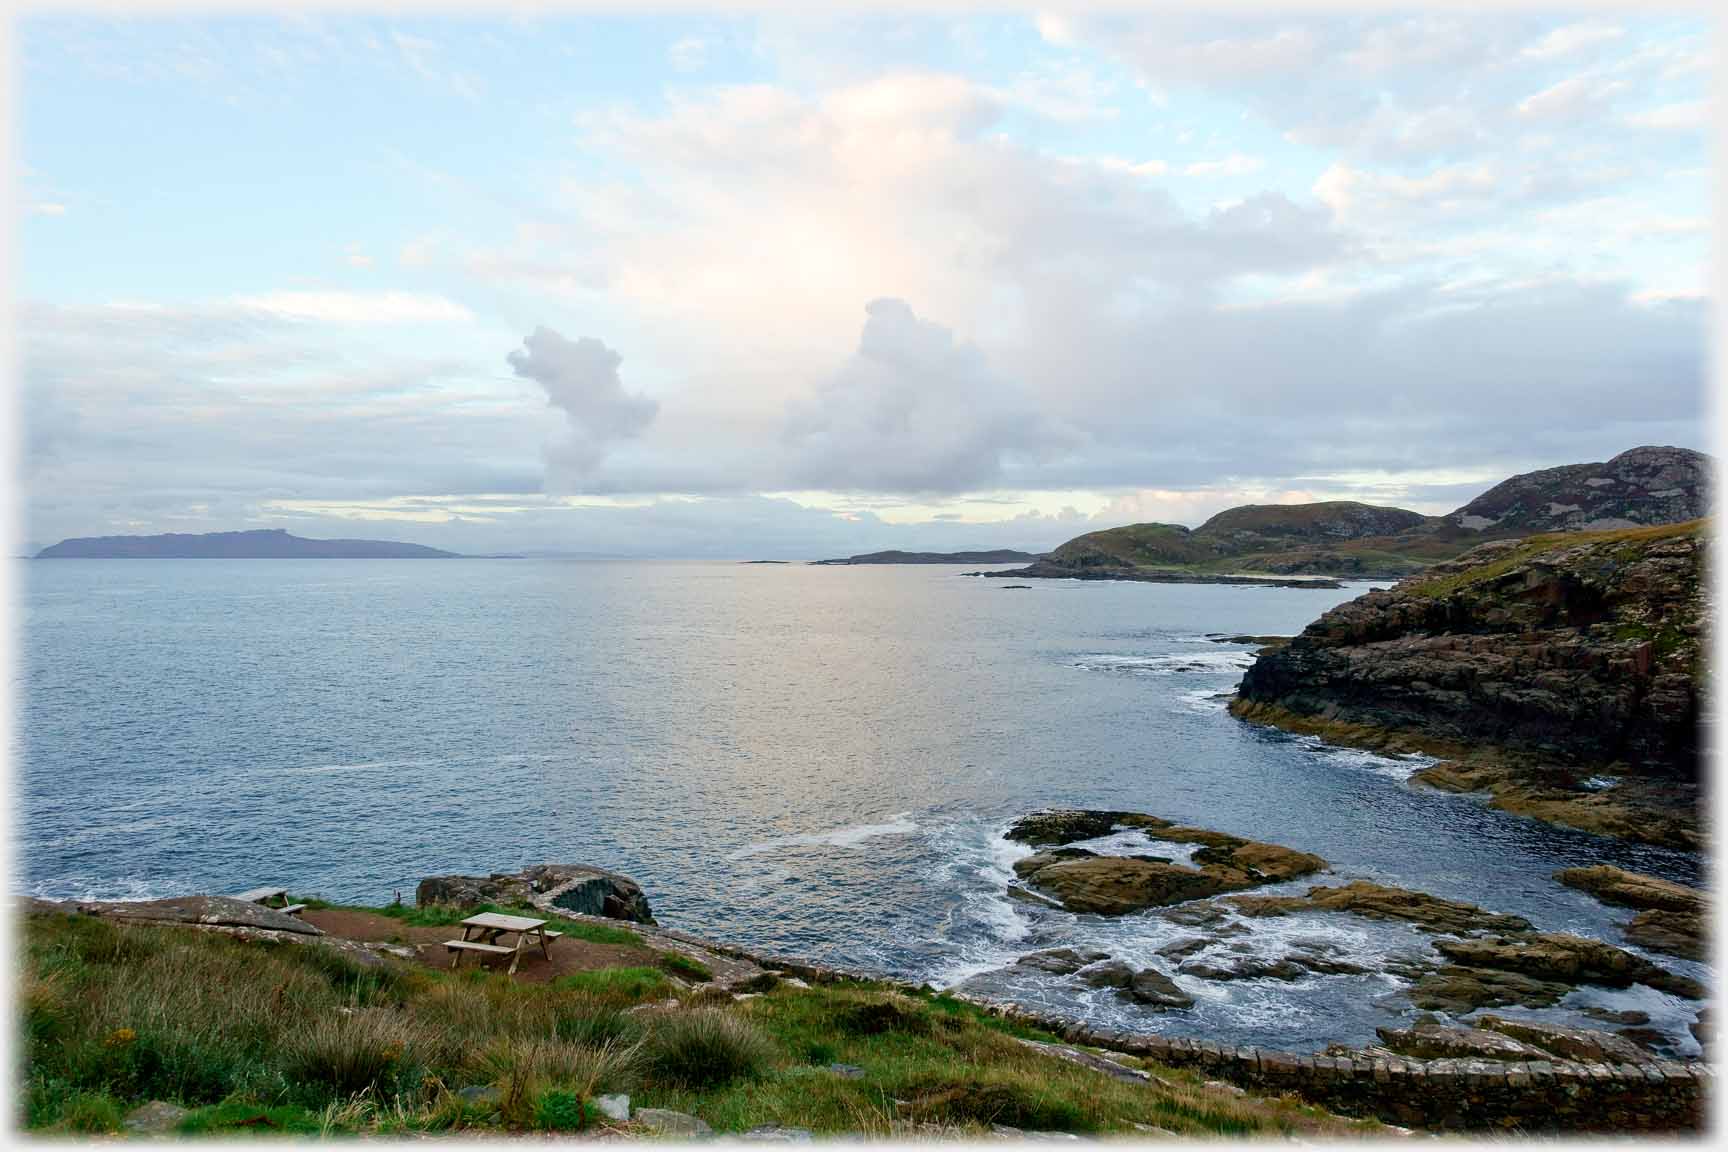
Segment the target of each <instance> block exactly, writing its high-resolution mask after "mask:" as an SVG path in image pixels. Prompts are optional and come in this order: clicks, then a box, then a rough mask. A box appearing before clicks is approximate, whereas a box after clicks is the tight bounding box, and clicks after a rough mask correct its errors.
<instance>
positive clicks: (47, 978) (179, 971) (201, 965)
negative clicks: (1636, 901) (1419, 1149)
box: [18, 913, 1373, 1136]
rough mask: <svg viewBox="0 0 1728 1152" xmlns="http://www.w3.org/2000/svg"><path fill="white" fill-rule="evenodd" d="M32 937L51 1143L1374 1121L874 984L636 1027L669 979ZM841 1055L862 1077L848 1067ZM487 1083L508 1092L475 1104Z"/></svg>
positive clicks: (200, 936) (166, 932)
mask: <svg viewBox="0 0 1728 1152" xmlns="http://www.w3.org/2000/svg"><path fill="white" fill-rule="evenodd" d="M22 936H23V940H22V944H23V947H22V952H21V957H20V961H21V965H22V973H21V978H20V980H19V984H18V986H19V989H20V1007H21V1009H22V1017H23V1019H22V1021H21V1025H22V1029H23V1037H22V1039H23V1054H24V1060H23V1063H22V1067H21V1070H20V1075H21V1077H22V1089H23V1090H22V1092H21V1093H20V1097H21V1099H22V1105H23V1116H22V1117H21V1118H20V1119H21V1120H22V1122H23V1123H24V1124H25V1125H26V1126H27V1127H28V1128H30V1129H32V1130H36V1131H57V1132H108V1131H114V1130H116V1129H117V1128H118V1127H119V1124H120V1121H121V1118H122V1116H123V1115H124V1114H125V1113H126V1111H128V1110H129V1109H131V1108H133V1107H135V1106H136V1105H138V1104H139V1103H142V1102H144V1101H147V1100H153V1099H161V1100H168V1101H171V1102H175V1103H178V1104H181V1105H182V1106H185V1107H189V1108H192V1109H193V1111H192V1113H191V1115H190V1116H188V1117H187V1118H186V1120H185V1121H184V1123H183V1124H182V1127H181V1130H182V1131H185V1132H229V1133H233V1132H237V1131H241V1130H245V1131H254V1132H257V1131H278V1132H299V1133H308V1134H320V1133H322V1134H332V1133H340V1132H379V1133H389V1132H410V1131H438V1130H473V1131H476V1132H486V1131H494V1132H495V1131H499V1130H524V1129H534V1128H541V1129H548V1128H551V1129H556V1128H571V1127H577V1126H584V1125H592V1124H593V1123H594V1121H595V1114H594V1112H593V1110H592V1109H591V1108H589V1107H587V1106H586V1101H588V1100H589V1099H590V1098H591V1097H592V1096H593V1095H594V1094H597V1093H601V1092H609V1091H624V1092H628V1093H630V1095H631V1098H632V1103H633V1105H634V1106H635V1107H652V1106H659V1107H671V1108H677V1109H679V1110H683V1111H689V1112H693V1113H695V1114H696V1115H698V1116H701V1117H703V1118H704V1119H706V1120H707V1121H708V1122H709V1123H710V1124H712V1125H713V1126H714V1127H715V1128H716V1129H719V1130H721V1131H728V1130H730V1131H738V1130H742V1129H747V1128H750V1127H752V1126H755V1125H759V1124H782V1125H793V1126H799V1127H806V1128H810V1129H812V1130H814V1131H816V1132H818V1133H822V1132H829V1133H838V1132H858V1133H866V1134H871V1135H881V1136H888V1135H895V1134H899V1135H902V1136H904V1135H906V1134H910V1133H916V1132H918V1131H919V1128H918V1127H917V1126H918V1125H920V1124H924V1125H935V1126H938V1127H939V1128H941V1129H942V1130H943V1131H946V1132H949V1133H951V1134H954V1135H966V1134H968V1133H971V1134H977V1133H980V1132H983V1131H985V1130H987V1129H988V1126H989V1125H990V1124H991V1123H1003V1124H1010V1125H1013V1126H1016V1127H1022V1128H1047V1129H1062V1130H1067V1131H1074V1132H1111V1131H1124V1132H1130V1133H1133V1132H1138V1131H1140V1129H1137V1128H1135V1127H1134V1126H1135V1125H1136V1124H1141V1125H1150V1126H1154V1127H1159V1128H1165V1129H1169V1130H1172V1131H1175V1132H1185V1133H1196V1134H1209V1133H1230V1134H1254V1133H1265V1134H1269V1135H1271V1134H1289V1133H1298V1132H1300V1133H1313V1134H1319V1135H1344V1134H1347V1133H1353V1132H1364V1131H1367V1132H1371V1131H1372V1130H1373V1126H1372V1125H1361V1124H1356V1123H1351V1122H1344V1121H1340V1120H1338V1119H1336V1118H1333V1117H1329V1116H1326V1115H1325V1114H1324V1113H1321V1112H1319V1111H1317V1110H1315V1109H1312V1108H1308V1107H1305V1106H1302V1105H1299V1104H1297V1103H1296V1102H1294V1101H1290V1100H1276V1101H1274V1100H1263V1099H1258V1098H1255V1097H1251V1096H1241V1095H1238V1094H1236V1093H1235V1092H1233V1091H1231V1090H1227V1089H1223V1088H1220V1087H1207V1086H1206V1085H1205V1084H1203V1083H1202V1082H1201V1081H1200V1080H1199V1078H1198V1077H1197V1076H1195V1075H1194V1074H1193V1073H1190V1072H1187V1071H1181V1070H1171V1069H1167V1068H1159V1067H1156V1066H1150V1065H1149V1066H1148V1067H1149V1068H1151V1069H1152V1070H1153V1071H1154V1072H1155V1074H1156V1075H1157V1076H1158V1077H1159V1078H1160V1082H1154V1083H1153V1084H1150V1085H1141V1084H1126V1083H1121V1082H1117V1081H1114V1080H1111V1079H1108V1078H1106V1077H1104V1076H1101V1075H1100V1074H1098V1073H1096V1072H1093V1071H1090V1070H1087V1069H1082V1068H1078V1067H1075V1066H1073V1065H1071V1064H1068V1063H1065V1062H1062V1061H1059V1060H1055V1059H1053V1058H1051V1057H1048V1056H1045V1055H1043V1054H1040V1053H1038V1052H1035V1051H1033V1050H1031V1049H1029V1048H1027V1047H1025V1046H1024V1045H1022V1044H1020V1043H1018V1042H1016V1040H1015V1038H1014V1037H1015V1035H1017V1034H1022V1035H1023V1034H1025V1030H1024V1029H1017V1028H1015V1027H1013V1026H1011V1025H1008V1024H1006V1023H1004V1022H1002V1021H999V1020H996V1019H993V1018H991V1017H989V1016H987V1015H985V1014H983V1013H982V1012H980V1011H978V1010H977V1009H976V1008H974V1007H972V1006H970V1005H966V1004H963V1003H961V1002H958V1001H954V1000H951V999H948V998H945V997H941V996H906V995H904V994H900V993H897V992H893V991H891V990H889V989H886V988H883V987H879V986H874V985H869V984H856V985H844V986H838V985H837V986H823V987H818V988H812V989H807V990H805V989H797V988H793V987H790V986H787V985H784V984H782V985H779V986H778V987H776V988H774V989H771V990H769V991H767V992H766V993H764V994H763V995H760V996H757V997H754V998H752V999H749V1000H746V1001H734V1000H732V998H731V997H730V996H728V995H725V994H720V995H716V994H715V993H714V992H713V991H712V990H704V989H698V990H696V991H694V992H692V993H690V994H688V995H686V997H685V998H684V1001H683V1002H682V1003H681V1004H679V1005H678V1006H676V1007H673V1008H658V1007H657V1008H653V1009H650V1010H647V1011H642V1012H631V1011H629V1009H630V1008H632V1007H635V1006H636V1005H638V1004H639V1003H641V1002H643V1001H645V1000H647V1001H657V1000H659V999H660V998H662V997H664V996H666V995H667V993H668V991H669V988H670V985H669V984H668V983H667V982H666V981H665V980H664V978H663V975H662V974H661V973H659V972H657V971H656V970H654V969H626V970H617V969H611V970H596V971H591V972H584V973H578V974H576V976H578V977H580V979H576V978H571V977H566V978H562V979H560V980H559V981H557V982H555V983H554V984H552V985H549V986H548V985H536V984H527V983H519V982H516V981H513V980H511V979H510V978H509V977H506V976H503V975H501V974H499V973H495V972H489V971H484V970H479V969H467V970H464V971H461V972H458V973H451V972H447V971H443V970H434V969H430V968H423V967H419V966H412V965H405V964H392V965H390V966H388V967H386V968H382V969H361V968H358V967H356V966H355V965H354V964H353V963H352V962H351V961H349V960H347V959H345V958H344V957H342V956H340V955H338V954H336V953H335V952H333V951H332V950H330V949H327V948H325V947H323V946H321V945H319V944H316V943H311V944H268V943H255V942H246V941H240V940H236V939H233V938H231V937H228V936H223V935H218V934H211V933H203V932H198V931H195V930H192V929H189V928H184V927H160V926H145V925H116V924H113V923H109V922H106V921H102V920H97V919H93V918H89V917H73V916H65V915H60V914H44V913H32V914H30V915H29V916H28V917H27V918H26V922H25V924H24V932H23V934H22ZM1123 1059H1126V1058H1123ZM836 1061H838V1062H842V1063H847V1064H854V1065H857V1066H858V1067H860V1068H862V1069H863V1075H862V1076H861V1077H859V1078H856V1079H849V1078H843V1077H841V1076H838V1075H836V1074H834V1073H833V1072H831V1071H830V1070H828V1067H827V1066H828V1065H829V1064H831V1063H834V1062H836ZM478 1085H486V1086H490V1087H491V1088H492V1089H494V1090H495V1092H496V1099H495V1100H493V1101H491V1102H487V1103H480V1104H475V1103H471V1102H469V1101H467V1100H465V1099H464V1098H463V1096H462V1095H461V1094H460V1092H459V1090H460V1089H462V1088H466V1087H473V1086H478Z"/></svg>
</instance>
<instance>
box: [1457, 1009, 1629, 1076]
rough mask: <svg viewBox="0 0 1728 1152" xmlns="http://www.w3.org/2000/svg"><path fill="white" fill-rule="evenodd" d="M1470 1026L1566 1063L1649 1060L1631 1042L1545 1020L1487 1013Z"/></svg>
mask: <svg viewBox="0 0 1728 1152" xmlns="http://www.w3.org/2000/svg"><path fill="white" fill-rule="evenodd" d="M1471 1023H1473V1024H1474V1025H1475V1026H1476V1027H1477V1028H1482V1029H1486V1030H1488V1031H1490V1032H1498V1033H1500V1034H1501V1035H1503V1036H1509V1037H1511V1038H1512V1039H1514V1040H1519V1041H1522V1042H1524V1043H1526V1044H1534V1045H1535V1046H1537V1047H1538V1048H1541V1049H1542V1050H1543V1051H1544V1052H1547V1053H1551V1054H1553V1055H1555V1056H1559V1057H1561V1058H1562V1059H1566V1060H1582V1061H1584V1062H1585V1063H1607V1064H1643V1063H1647V1062H1648V1061H1649V1060H1650V1056H1649V1054H1648V1053H1647V1052H1645V1051H1644V1049H1643V1048H1641V1047H1639V1046H1638V1045H1637V1044H1635V1043H1633V1042H1632V1041H1631V1040H1628V1039H1625V1038H1624V1037H1621V1036H1615V1035H1614V1034H1612V1033H1610V1032H1600V1031H1597V1030H1596V1029H1594V1028H1568V1027H1567V1026H1565V1025H1563V1024H1550V1023H1548V1022H1547V1021H1546V1020H1515V1019H1510V1018H1507V1017H1502V1016H1492V1015H1488V1014H1483V1015H1481V1016H1478V1017H1477V1018H1476V1019H1475V1020H1473V1021H1472V1022H1471ZM1532 1059H1536V1060H1542V1059H1546V1057H1545V1056H1536V1057H1532Z"/></svg>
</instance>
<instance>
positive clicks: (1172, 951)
mask: <svg viewBox="0 0 1728 1152" xmlns="http://www.w3.org/2000/svg"><path fill="white" fill-rule="evenodd" d="M1213 943H1214V941H1213V940H1212V939H1211V938H1210V937H1206V936H1184V937H1182V939H1180V940H1172V941H1171V942H1170V943H1168V944H1166V945H1164V946H1163V947H1162V948H1159V949H1158V955H1160V956H1163V957H1165V958H1166V959H1170V960H1185V959H1187V958H1188V957H1190V956H1192V955H1194V953H1196V952H1199V951H1202V950H1203V949H1206V948H1209V947H1211V946H1212V944H1213Z"/></svg>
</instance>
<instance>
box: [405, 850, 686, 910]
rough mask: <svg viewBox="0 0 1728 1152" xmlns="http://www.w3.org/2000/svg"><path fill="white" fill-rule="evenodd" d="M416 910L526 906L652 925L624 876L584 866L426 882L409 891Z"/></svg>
mask: <svg viewBox="0 0 1728 1152" xmlns="http://www.w3.org/2000/svg"><path fill="white" fill-rule="evenodd" d="M414 902H415V903H416V904H418V905H419V906H420V907H423V908H424V907H430V906H432V905H445V906H449V907H453V908H472V907H475V906H476V905H480V904H502V905H506V906H514V905H529V906H532V907H535V908H539V909H541V910H542V911H545V912H558V911H563V912H577V913H581V914H583V915H588V916H607V917H611V918H612V919H614V920H629V921H632V922H633V923H637V924H653V923H654V913H653V910H652V909H651V908H650V907H649V906H648V898H647V896H645V895H644V894H643V892H642V887H641V885H639V884H637V883H636V881H634V880H632V879H630V877H628V876H624V875H621V874H619V873H617V872H609V871H607V870H606V869H604V868H593V867H589V866H588V865H584V864H537V865H535V866H534V867H532V868H527V869H524V870H523V871H521V872H494V873H492V874H491V875H489V876H428V877H427V878H426V879H424V880H422V881H420V884H419V887H418V888H416V889H415V891H414Z"/></svg>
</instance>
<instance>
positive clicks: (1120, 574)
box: [961, 560, 1344, 588]
mask: <svg viewBox="0 0 1728 1152" xmlns="http://www.w3.org/2000/svg"><path fill="white" fill-rule="evenodd" d="M961 575H963V576H984V577H988V578H991V579H999V578H1012V579H1020V580H1129V581H1138V582H1140V583H1142V584H1240V585H1243V586H1246V587H1252V588H1342V587H1344V585H1343V584H1341V583H1339V582H1338V581H1337V580H1334V579H1333V578H1332V577H1330V576H1249V575H1245V574H1240V573H1228V574H1226V573H1216V574H1214V573H1209V572H1187V571H1181V570H1179V569H1163V568H1135V567H1128V566H1126V565H1124V566H1117V567H1092V568H1071V567H1067V566H1065V565H1062V564H1054V563H1051V562H1049V561H1044V560H1041V561H1039V562H1037V563H1035V564H1028V565H1027V566H1026V567H1024V568H1012V569H1009V570H1008V571H1006V572H963V573H961Z"/></svg>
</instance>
